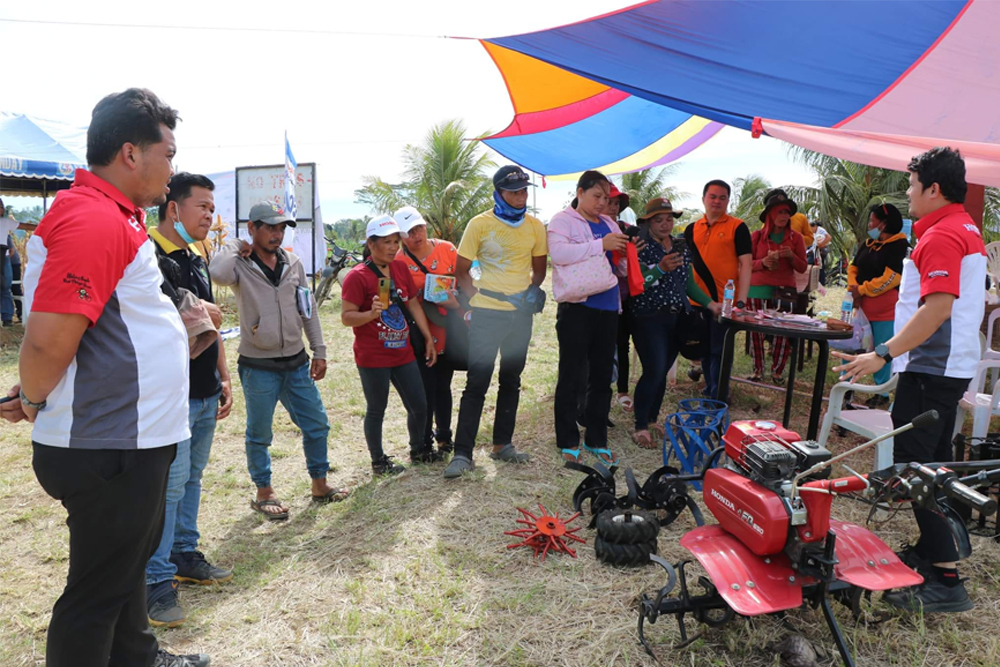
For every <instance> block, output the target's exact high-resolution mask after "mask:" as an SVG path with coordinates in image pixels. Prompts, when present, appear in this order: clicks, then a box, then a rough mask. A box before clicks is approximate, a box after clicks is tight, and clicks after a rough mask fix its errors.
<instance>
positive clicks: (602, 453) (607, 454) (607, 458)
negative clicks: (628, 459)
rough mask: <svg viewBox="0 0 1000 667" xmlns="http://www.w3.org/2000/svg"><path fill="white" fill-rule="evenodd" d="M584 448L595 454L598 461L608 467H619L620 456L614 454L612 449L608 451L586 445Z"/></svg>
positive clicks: (603, 448) (604, 448)
mask: <svg viewBox="0 0 1000 667" xmlns="http://www.w3.org/2000/svg"><path fill="white" fill-rule="evenodd" d="M583 448H584V449H586V450H587V451H588V452H590V453H591V454H593V455H594V456H595V457H596V458H597V460H598V461H600V462H601V463H603V464H604V465H606V466H616V465H618V455H617V454H614V453H612V451H611V450H610V449H607V448H606V447H589V446H587V445H584V446H583ZM612 457H614V458H612Z"/></svg>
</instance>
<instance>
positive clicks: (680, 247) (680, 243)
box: [673, 238, 687, 255]
mask: <svg viewBox="0 0 1000 667" xmlns="http://www.w3.org/2000/svg"><path fill="white" fill-rule="evenodd" d="M673 246H674V247H673V251H674V252H676V253H677V254H678V255H682V254H684V248H685V246H687V241H685V240H684V239H683V238H680V239H674V242H673Z"/></svg>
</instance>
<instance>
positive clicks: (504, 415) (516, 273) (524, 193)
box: [444, 165, 548, 478]
mask: <svg viewBox="0 0 1000 667" xmlns="http://www.w3.org/2000/svg"><path fill="white" fill-rule="evenodd" d="M530 185H532V184H531V181H530V178H529V177H528V174H526V173H525V172H524V170H523V169H521V168H520V167H518V166H515V165H507V166H505V167H501V168H500V169H498V170H497V172H496V174H494V175H493V187H494V192H493V203H494V206H493V208H492V209H491V210H489V211H485V212H483V213H481V214H479V215H477V216H476V217H474V218H473V219H472V220H470V221H469V224H468V226H467V227H466V228H465V234H463V236H462V242H461V243H460V244H459V246H458V268H457V271H456V276H457V277H458V285H459V288H460V289H461V290H462V291H463V292H464V293H465V294H467V295H469V296H471V297H472V301H471V305H472V320H471V324H470V330H469V372H468V376H467V380H466V385H465V391H464V392H463V393H462V402H461V406H460V407H459V411H458V427H457V428H456V430H455V456H454V458H452V461H451V463H450V464H449V465H448V468H447V469H446V470H445V472H444V476H445V477H446V478H454V477H461V475H462V473H464V472H467V471H471V470H472V469H473V468H474V467H475V466H474V464H473V462H472V452H473V449H474V448H475V445H476V435H477V434H478V433H479V419H480V417H481V416H482V414H483V404H484V403H485V401H486V392H487V390H488V389H489V388H490V382H491V381H492V379H493V368H494V366H495V365H496V360H497V355H498V354H499V356H500V386H499V390H498V392H497V405H496V414H495V417H494V420H493V451H492V453H491V454H490V458H492V459H495V460H498V461H506V462H510V463H525V462H527V461H528V458H529V457H528V455H527V454H524V453H521V452H518V451H517V449H515V447H514V444H513V438H514V424H515V422H516V420H517V404H518V400H519V399H520V395H521V371H523V370H524V364H525V361H526V359H527V357H528V343H529V342H530V341H531V323H532V313H531V311H530V310H529V309H525V308H519V307H518V306H517V305H515V303H513V302H516V301H517V300H519V299H520V300H522V301H524V300H526V298H528V297H531V296H534V294H533V292H537V291H540V287H539V285H541V284H542V281H543V280H545V262H546V255H547V254H548V246H547V244H546V241H545V225H543V224H542V222H541V221H540V220H539V219H538V218H536V217H534V216H531V215H528V214H527V204H528V187H529V186H530ZM473 260H478V262H479V268H480V270H481V272H482V274H481V276H480V277H479V279H478V280H477V281H476V282H475V283H473V278H472V276H471V275H470V274H469V269H470V268H471V267H472V261H473Z"/></svg>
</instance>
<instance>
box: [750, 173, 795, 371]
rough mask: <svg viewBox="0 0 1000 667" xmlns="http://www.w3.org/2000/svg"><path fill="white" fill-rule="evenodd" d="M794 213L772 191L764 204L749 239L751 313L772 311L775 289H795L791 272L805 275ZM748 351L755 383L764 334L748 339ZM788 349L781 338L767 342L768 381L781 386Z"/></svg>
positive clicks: (781, 196) (787, 202)
mask: <svg viewBox="0 0 1000 667" xmlns="http://www.w3.org/2000/svg"><path fill="white" fill-rule="evenodd" d="M797 212H798V206H796V204H795V202H793V201H792V200H791V199H788V198H787V197H786V196H785V193H784V192H783V191H780V190H778V191H776V192H774V193H772V195H771V196H770V197H768V199H767V201H765V202H764V211H763V212H762V213H761V214H760V221H761V222H763V223H764V226H763V227H762V228H761V229H758V230H757V231H755V232H754V233H753V234H752V235H751V237H750V240H751V244H752V245H751V247H752V248H753V273H751V275H750V291H749V293H748V294H747V297H748V300H749V304H748V306H749V307H750V309H751V310H763V309H764V308H775V307H776V306H777V302H776V301H775V298H774V296H775V295H774V292H775V289H776V288H783V287H791V288H794V287H795V272H796V271H805V270H806V267H807V266H808V264H806V246H805V241H804V240H803V238H802V235H801V234H799V233H798V232H796V231H793V230H792V229H791V227H790V226H789V221H790V220H791V217H792V216H793V215H795V214H796V213H797ZM750 351H751V352H752V353H753V376H751V378H750V379H751V380H753V381H755V382H759V381H760V379H761V376H763V374H764V334H761V333H756V332H754V333H752V334H751V335H750ZM791 352H792V348H791V344H790V342H789V340H788V339H787V338H785V337H784V336H774V337H773V338H772V340H771V379H772V381H773V382H774V383H775V384H781V373H782V371H784V369H785V364H786V363H787V362H788V355H789V354H791Z"/></svg>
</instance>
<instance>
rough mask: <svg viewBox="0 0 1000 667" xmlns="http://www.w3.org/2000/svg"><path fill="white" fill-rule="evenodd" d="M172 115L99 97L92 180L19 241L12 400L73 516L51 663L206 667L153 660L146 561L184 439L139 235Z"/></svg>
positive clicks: (181, 376)
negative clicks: (22, 260)
mask: <svg viewBox="0 0 1000 667" xmlns="http://www.w3.org/2000/svg"><path fill="white" fill-rule="evenodd" d="M176 123H177V113H176V111H174V110H173V109H171V108H170V107H168V106H167V105H165V104H163V103H162V102H161V101H160V100H159V99H158V98H157V97H156V95H154V94H153V93H152V92H150V91H148V90H142V89H138V88H132V89H129V90H126V91H125V92H123V93H117V94H113V95H108V96H107V97H105V98H104V99H103V100H101V101H100V102H99V103H98V104H97V106H96V107H94V112H93V117H92V119H91V123H90V128H89V129H88V131H87V162H88V165H89V171H88V170H82V169H81V170H78V171H77V172H76V178H75V180H74V183H73V187H72V188H71V189H70V190H68V191H66V192H61V193H59V196H58V197H56V200H55V202H54V203H53V205H52V209H51V210H50V211H49V212H48V214H47V215H46V216H45V217H44V218H43V219H42V221H41V223H40V224H39V226H38V229H37V231H36V232H35V234H34V235H33V236H32V237H31V240H30V241H29V242H28V249H27V254H28V262H27V270H26V272H25V275H24V293H25V301H24V310H25V312H26V313H29V315H28V319H27V324H26V329H25V336H24V342H23V344H22V346H21V356H20V379H21V383H20V385H19V386H15V387H14V389H13V390H12V391H11V395H12V396H19V398H20V400H16V401H12V402H9V403H5V404H3V407H4V411H3V416H4V417H5V418H7V419H9V420H10V421H19V420H20V419H27V420H28V421H30V422H33V423H34V429H33V431H32V440H33V447H34V450H33V452H34V457H33V465H34V469H35V474H36V475H37V477H38V481H39V483H40V484H41V485H42V487H43V488H44V489H45V491H46V492H47V493H49V495H51V496H52V497H53V498H56V499H57V500H59V501H61V502H62V504H63V506H64V507H65V508H66V510H67V512H68V514H69V516H68V518H67V520H66V523H67V525H68V526H69V543H70V556H69V576H68V578H67V581H66V588H65V590H64V591H63V593H62V596H60V598H59V600H58V601H57V602H56V604H55V607H54V609H53V610H52V620H51V621H50V623H49V632H48V643H47V647H46V655H45V661H46V665H47V666H48V667H68V666H70V665H72V666H74V667H131V666H136V667H150V666H151V665H153V666H155V667H193V666H198V667H203V666H204V665H207V664H208V657H207V656H204V655H192V656H176V655H172V654H169V653H167V652H165V651H162V650H160V649H159V646H158V644H157V641H156V638H155V637H154V636H153V634H152V632H151V631H150V629H149V623H148V619H147V616H146V582H145V569H146V561H147V560H149V557H150V556H151V555H152V554H153V551H154V550H155V548H156V545H157V542H158V541H159V538H160V534H161V533H162V531H163V516H164V505H165V498H166V495H165V490H166V482H167V474H168V471H169V469H170V464H171V461H173V459H174V454H175V451H176V443H177V442H178V441H181V440H185V439H187V438H188V437H190V433H189V430H188V420H187V414H188V345H187V335H186V333H185V331H184V327H183V325H182V324H181V319H180V316H179V315H178V314H177V309H176V308H175V307H174V305H173V303H172V302H171V301H170V300H169V299H168V298H167V297H166V296H164V295H163V294H162V293H161V292H160V283H161V282H162V280H163V278H162V276H161V275H160V270H159V267H158V265H157V261H156V254H155V251H154V248H153V244H152V242H151V241H150V240H149V238H148V236H147V235H146V227H145V224H144V222H145V213H144V211H143V209H144V208H147V207H150V206H153V205H156V204H159V203H161V202H163V201H164V200H165V198H166V195H167V193H168V191H169V190H168V188H167V181H168V180H169V179H170V176H171V174H172V173H173V166H172V159H173V156H174V153H175V152H176V147H175V144H174V135H173V132H172V130H173V128H174V127H175V125H176Z"/></svg>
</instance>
